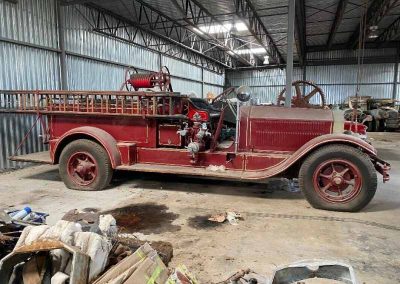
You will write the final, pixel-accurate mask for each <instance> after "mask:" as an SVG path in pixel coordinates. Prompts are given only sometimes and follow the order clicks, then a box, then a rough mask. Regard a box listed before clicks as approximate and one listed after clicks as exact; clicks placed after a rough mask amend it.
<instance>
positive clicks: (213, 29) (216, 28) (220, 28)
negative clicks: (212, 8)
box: [199, 22, 248, 34]
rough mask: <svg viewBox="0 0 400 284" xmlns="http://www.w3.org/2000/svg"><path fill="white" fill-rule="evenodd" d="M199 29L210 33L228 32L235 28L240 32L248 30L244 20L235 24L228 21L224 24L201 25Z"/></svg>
mask: <svg viewBox="0 0 400 284" xmlns="http://www.w3.org/2000/svg"><path fill="white" fill-rule="evenodd" d="M199 29H200V30H201V31H202V32H204V33H208V34H218V33H227V32H229V31H231V30H233V29H234V30H235V31H238V32H243V31H247V30H248V28H247V26H246V24H245V23H243V22H237V23H234V24H231V23H226V24H223V25H210V26H199Z"/></svg>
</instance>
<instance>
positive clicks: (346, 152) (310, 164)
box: [299, 145, 377, 212]
mask: <svg viewBox="0 0 400 284" xmlns="http://www.w3.org/2000/svg"><path fill="white" fill-rule="evenodd" d="M334 159H338V160H342V161H348V162H350V163H352V165H354V166H355V167H356V168H357V169H358V171H359V172H360V173H361V179H360V180H361V187H360V190H359V192H358V193H357V194H356V195H355V196H354V197H353V198H352V199H349V200H348V201H346V202H341V201H337V202H330V201H329V200H328V201H327V200H325V199H324V198H323V197H322V196H321V195H320V193H319V192H318V190H317V189H316V188H315V186H314V182H313V175H314V172H316V171H317V170H318V167H319V166H320V165H321V164H323V163H324V162H326V161H330V160H334ZM299 186H300V189H301V190H302V192H303V194H304V195H305V197H306V199H307V201H308V202H309V203H310V204H311V205H312V206H313V207H314V208H317V209H324V210H331V211H345V212H357V211H360V210H361V209H363V208H364V207H365V206H366V205H367V204H368V203H369V202H370V201H371V199H372V198H373V197H374V195H375V192H376V188H377V176H376V171H375V168H374V165H373V164H372V162H371V160H370V158H369V157H368V155H366V154H365V153H363V152H361V151H360V150H359V149H357V148H354V147H351V146H347V145H328V146H323V147H322V148H320V149H318V150H316V151H315V152H314V153H312V154H311V155H310V156H309V157H307V159H306V160H305V161H304V162H303V164H302V165H301V168H300V172H299Z"/></svg>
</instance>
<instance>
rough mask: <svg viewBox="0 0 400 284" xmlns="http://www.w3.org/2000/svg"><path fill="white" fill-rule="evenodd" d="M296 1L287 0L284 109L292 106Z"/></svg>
mask: <svg viewBox="0 0 400 284" xmlns="http://www.w3.org/2000/svg"><path fill="white" fill-rule="evenodd" d="M295 1H296V0H288V4H289V13H288V31H287V59H286V97H285V107H291V106H292V81H293V47H294V22H295V17H296V2H295Z"/></svg>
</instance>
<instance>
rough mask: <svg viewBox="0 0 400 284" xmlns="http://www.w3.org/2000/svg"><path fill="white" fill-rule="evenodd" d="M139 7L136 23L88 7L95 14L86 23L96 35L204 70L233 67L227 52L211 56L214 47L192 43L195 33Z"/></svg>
mask: <svg viewBox="0 0 400 284" xmlns="http://www.w3.org/2000/svg"><path fill="white" fill-rule="evenodd" d="M135 3H136V5H138V6H134V8H135V10H134V11H135V13H136V14H135V17H136V18H134V17H132V19H127V18H125V17H122V16H120V15H117V14H115V13H113V12H111V11H109V10H106V9H104V8H102V7H100V6H98V5H95V4H93V3H88V4H86V6H87V7H89V8H92V9H93V10H92V17H91V18H90V19H87V18H86V20H87V21H88V22H89V24H90V25H91V26H92V28H93V30H94V31H95V32H98V33H101V34H103V35H107V36H110V37H113V38H116V39H119V40H122V41H125V42H128V43H131V44H135V45H137V46H142V47H145V48H147V49H150V50H153V51H156V52H161V53H163V54H164V55H166V56H169V57H173V58H177V59H180V60H185V61H188V62H190V63H192V64H196V65H199V66H201V67H203V68H207V69H210V70H213V71H216V72H222V71H223V68H232V67H233V65H232V61H231V58H230V57H229V56H227V55H226V53H225V52H224V51H222V50H219V49H217V48H214V49H213V50H211V51H209V52H204V50H205V48H210V47H212V45H210V44H209V43H207V42H201V43H192V42H191V40H190V37H196V34H195V33H194V32H191V31H190V30H189V29H185V28H182V27H181V26H180V25H179V24H178V23H175V22H173V21H172V22H171V21H168V23H169V25H167V24H165V23H163V22H165V21H167V20H168V19H166V18H164V17H163V16H162V15H159V14H157V13H156V12H155V11H153V10H151V9H148V8H147V7H145V6H142V5H141V4H140V3H137V2H135ZM76 9H78V8H76ZM154 19H156V20H155V21H154ZM162 21H163V22H162ZM159 27H162V28H163V29H164V33H159V32H156V31H155V30H156V29H157V28H159ZM139 35H140V36H141V41H142V42H143V43H138V40H136V38H137V37H138V36H139Z"/></svg>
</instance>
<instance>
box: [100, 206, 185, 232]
mask: <svg viewBox="0 0 400 284" xmlns="http://www.w3.org/2000/svg"><path fill="white" fill-rule="evenodd" d="M167 211H168V207H167V206H165V205H160V204H155V203H143V204H132V205H127V206H124V207H120V208H116V209H112V210H109V211H105V212H103V213H102V214H111V215H112V216H113V217H114V218H115V220H116V221H117V226H118V228H119V229H120V230H121V233H135V232H139V233H144V234H146V233H147V234H149V233H153V234H160V233H163V232H176V231H179V230H180V229H181V227H180V226H177V225H172V222H173V221H174V220H176V219H177V218H178V217H179V215H178V214H174V213H172V212H167Z"/></svg>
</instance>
